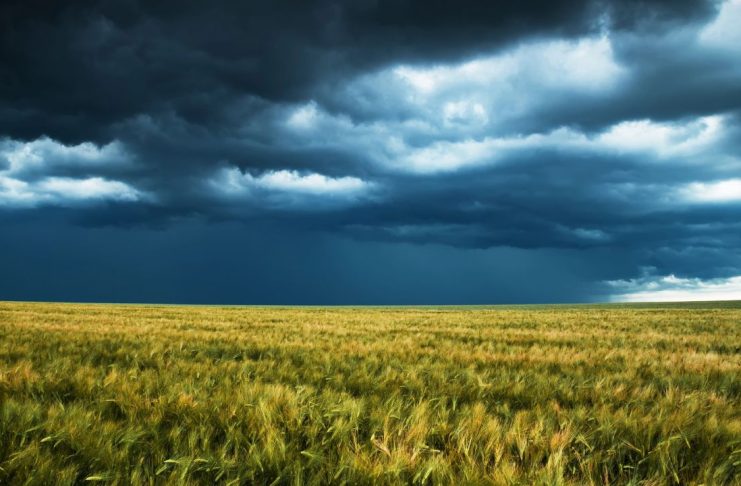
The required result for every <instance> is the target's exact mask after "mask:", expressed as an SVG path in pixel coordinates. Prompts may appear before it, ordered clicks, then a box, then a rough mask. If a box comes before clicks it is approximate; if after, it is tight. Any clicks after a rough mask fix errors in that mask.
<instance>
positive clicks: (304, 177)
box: [208, 167, 374, 210]
mask: <svg viewBox="0 0 741 486" xmlns="http://www.w3.org/2000/svg"><path fill="white" fill-rule="evenodd" d="M208 186H209V188H210V189H211V190H212V191H213V192H214V194H215V195H216V196H217V197H224V196H226V197H232V198H246V199H248V200H250V201H252V202H253V203H254V204H256V205H258V206H260V205H263V204H264V205H267V206H270V207H275V208H284V209H288V208H296V207H301V206H302V205H305V207H303V208H302V209H309V210H311V209H321V208H327V207H334V206H338V205H339V206H342V205H346V204H353V203H356V202H358V201H359V200H360V199H362V198H364V197H365V196H367V195H368V193H369V191H371V190H372V189H373V188H374V184H372V183H370V182H367V181H364V180H362V179H359V178H357V177H349V176H346V177H337V178H334V177H328V176H325V175H322V174H317V173H307V174H301V173H299V172H297V171H290V170H277V171H267V172H264V173H262V174H260V175H257V176H254V175H252V174H250V173H242V172H241V171H240V170H239V169H238V168H236V167H231V168H225V169H222V170H220V171H219V172H218V173H217V174H216V175H215V176H214V177H212V178H211V179H210V180H209V181H208Z"/></svg>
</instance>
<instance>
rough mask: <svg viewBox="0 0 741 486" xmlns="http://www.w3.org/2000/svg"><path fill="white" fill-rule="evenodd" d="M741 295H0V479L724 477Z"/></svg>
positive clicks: (729, 476)
mask: <svg viewBox="0 0 741 486" xmlns="http://www.w3.org/2000/svg"><path fill="white" fill-rule="evenodd" d="M740 403H741V305H739V304H738V303H723V304H687V305H667V306H657V305H637V306H630V305H615V306H542V307H538V306H525V307H472V308H466V307H456V308H452V307H451V308H445V307H443V308H433V307H422V308H405V307H395V308H383V307H378V308H300V307H295V308H259V307H198V306H189V307H186V306H144V305H141V306H136V305H83V304H43V303H10V302H7V303H0V484H40V485H41V484H43V485H46V484H87V483H91V482H102V483H105V484H191V483H192V484H213V483H223V484H342V483H345V484H410V483H417V484H523V485H525V484H527V485H529V484H548V485H559V484H595V485H596V484H600V485H603V484H651V485H663V484H682V485H684V484H708V485H714V484H718V485H722V484H741V405H740Z"/></svg>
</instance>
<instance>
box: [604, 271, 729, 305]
mask: <svg viewBox="0 0 741 486" xmlns="http://www.w3.org/2000/svg"><path fill="white" fill-rule="evenodd" d="M608 284H609V285H610V287H612V289H613V290H614V291H615V294H614V295H613V296H612V300H613V301H615V302H683V301H708V300H741V276H736V277H729V278H716V279H707V280H703V279H700V278H681V277H676V276H674V275H666V276H663V277H642V278H635V279H629V280H613V281H610V282H608Z"/></svg>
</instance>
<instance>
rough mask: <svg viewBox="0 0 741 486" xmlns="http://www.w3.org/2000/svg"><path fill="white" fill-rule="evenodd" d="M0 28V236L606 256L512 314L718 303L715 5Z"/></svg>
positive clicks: (731, 185) (723, 61) (229, 13)
mask: <svg viewBox="0 0 741 486" xmlns="http://www.w3.org/2000/svg"><path fill="white" fill-rule="evenodd" d="M0 14H2V15H0V18H2V19H3V20H2V21H0V23H2V27H3V29H2V34H0V46H1V47H2V49H0V60H1V61H2V62H0V79H2V83H0V99H2V101H3V103H0V218H2V220H3V221H4V223H3V224H4V226H5V228H6V234H7V232H13V231H14V227H15V226H14V225H16V224H17V223H15V222H14V221H18V220H20V219H26V220H28V219H30V220H33V219H34V218H38V220H39V221H48V220H49V218H52V219H54V220H55V221H59V222H61V223H60V224H66V225H69V226H70V227H84V228H111V227H113V228H122V229H126V231H130V232H131V234H132V235H134V234H135V233H137V232H144V233H146V232H149V231H161V232H164V233H163V234H171V235H175V234H177V233H178V230H177V228H178V227H179V226H181V225H183V224H196V226H197V227H199V228H207V227H208V225H209V224H221V223H223V222H232V223H234V224H237V225H241V227H243V228H244V231H247V232H249V231H252V229H253V228H258V227H259V228H261V230H260V231H268V232H274V233H275V234H276V235H277V234H283V233H282V232H283V231H289V230H290V232H291V234H292V235H293V236H292V237H291V238H292V241H293V242H295V244H296V245H297V246H300V245H301V244H302V241H303V240H304V239H305V240H306V241H309V240H310V239H313V238H315V237H316V235H317V234H322V235H325V236H326V237H327V238H330V240H331V241H332V242H336V241H344V242H346V243H343V244H340V243H332V245H340V246H342V245H344V244H349V245H357V247H358V248H360V247H362V248H366V250H365V251H367V252H369V254H370V253H373V251H372V250H368V248H369V247H368V245H371V246H372V245H379V247H383V248H389V246H388V245H391V246H390V247H391V248H393V247H394V245H399V246H398V248H399V250H398V251H399V252H406V248H408V246H407V245H411V246H412V247H418V248H420V249H421V248H428V249H429V248H437V247H442V248H447V249H448V250H446V251H450V252H454V253H455V252H458V253H459V254H461V255H464V254H465V255H468V256H466V257H460V258H463V259H465V260H466V261H468V260H467V259H468V258H470V257H471V255H478V256H476V258H484V257H483V256H482V255H484V254H486V253H487V252H490V253H491V254H492V255H493V254H501V251H502V250H503V249H513V250H516V251H518V252H520V253H517V255H518V257H517V258H518V259H519V261H521V262H523V264H524V262H525V261H526V260H527V258H528V256H527V255H532V258H534V259H537V258H540V257H539V256H538V255H541V254H543V252H556V253H554V254H553V255H554V256H553V258H556V259H558V258H565V257H563V254H562V253H558V252H573V255H582V259H583V261H584V262H589V264H590V265H596V262H597V258H598V257H599V258H602V256H600V255H613V256H616V258H619V259H620V261H621V262H622V264H621V265H620V266H615V267H613V266H611V265H607V264H606V266H604V268H603V267H602V266H600V265H598V266H599V267H600V268H603V270H601V271H600V272H597V273H595V274H589V275H587V274H585V273H580V274H579V279H581V280H579V282H580V283H579V284H578V285H577V284H574V288H578V292H577V293H575V294H573V295H571V294H570V295H569V296H568V297H567V296H565V295H561V294H558V295H557V293H555V291H553V292H554V293H552V294H549V293H548V291H547V290H544V291H543V292H540V293H538V294H537V295H538V296H537V297H532V298H533V299H535V300H543V301H548V300H562V299H568V300H586V301H592V300H600V299H629V300H645V299H649V300H650V299H652V297H651V296H652V295H653V296H655V297H656V298H661V299H664V298H667V299H668V298H671V299H673V298H674V296H676V295H680V294H681V295H684V296H689V295H690V293H691V291H692V289H695V290H696V291H697V292H698V295H700V294H702V295H706V296H707V295H711V293H710V291H709V290H707V289H709V288H713V289H716V290H717V288H720V290H718V291H717V292H716V293H715V294H712V295H718V296H721V294H722V296H721V297H723V298H729V296H730V298H733V297H741V293H735V292H737V290H734V289H735V287H733V285H735V283H734V282H735V280H734V279H737V278H738V276H739V275H741V254H740V253H739V248H741V157H740V156H739V154H740V153H741V142H740V141H741V61H739V60H740V59H741V50H740V48H739V45H741V42H739V39H738V34H737V30H738V29H736V28H735V26H736V25H739V23H741V2H739V0H729V1H726V2H711V1H708V2H703V1H682V2H664V1H658V0H651V1H643V2H610V1H607V2H605V1H599V2H596V1H589V0H576V1H571V2H517V4H512V3H510V2H502V3H501V4H500V3H498V2H494V3H491V2H480V3H479V2H464V5H457V6H456V7H455V8H453V7H450V8H448V7H445V6H443V5H442V4H440V5H429V4H428V3H427V2H403V3H401V4H399V3H397V2H373V3H363V2H360V3H353V4H345V3H339V2H332V1H320V2H301V3H300V4H291V5H288V4H286V3H285V2H271V3H269V4H263V5H257V4H253V3H250V2H246V3H244V2H239V3H237V2H234V3H231V2H216V3H215V4H213V6H209V7H206V6H203V5H199V4H196V3H193V4H191V3H188V2H186V3H185V4H180V3H179V4H177V5H176V4H172V5H169V6H168V4H167V3H164V4H158V5H157V6H153V5H150V4H144V3H139V2H136V1H129V0H120V1H118V0H116V1H102V2H97V1H91V2H82V3H77V4H75V5H62V4H49V5H42V4H39V5H34V6H33V8H32V7H31V6H29V5H28V4H26V3H20V2H19V3H15V2H9V3H8V2H6V3H4V4H3V6H2V7H0ZM194 221H196V222H197V223H194ZM217 222H219V223H217ZM201 224H203V225H204V226H200V225H201ZM18 231H20V230H18ZM91 231H92V229H91ZM203 231H207V230H206V229H204V230H203ZM63 233H64V232H60V234H63ZM1 238H2V237H0V239H1ZM8 238H9V237H8ZM132 238H133V236H132ZM173 244H176V238H175V236H173ZM343 248H344V247H343ZM402 248H404V249H403V250H402ZM204 251H211V250H209V249H204ZM384 251H385V250H384ZM420 251H421V250H420ZM348 252H349V253H352V254H353V255H356V256H355V257H357V258H362V256H359V255H360V252H357V253H356V252H354V251H350V250H348ZM482 252H483V253H482ZM443 254H444V255H447V256H446V258H448V259H449V261H458V260H457V258H459V257H454V256H451V254H448V253H444V252H443V253H441V255H443ZM559 255H561V256H559ZM569 255H570V256H569V259H570V258H572V256H573V255H572V253H569ZM0 258H13V256H12V255H10V254H7V255H3V256H2V257H0ZM244 258H266V256H265V255H251V254H247V255H245V256H244ZM338 258H339V257H338ZM604 258H610V256H605V257H604ZM564 261H565V260H564ZM569 261H571V260H569ZM431 264H441V265H442V264H443V263H441V262H437V263H431ZM559 268H560V267H559ZM646 268H651V269H652V273H651V275H650V276H649V275H647V274H646V273H645V269H646ZM399 271H400V272H402V271H406V270H403V269H400V270H399ZM417 271H419V270H417ZM667 276H672V277H671V279H675V280H676V282H674V281H672V282H669V281H668V280H666V279H668V278H670V277H667ZM358 278H361V277H358ZM656 282H658V283H657V284H656V285H658V287H657V286H653V284H654V283H656ZM677 282H680V283H677ZM724 282H731V283H730V284H728V285H730V287H724V285H725V283H724ZM194 285H197V284H194ZM471 285H473V284H471ZM544 285H546V284H544ZM548 285H550V284H548ZM671 285H675V287H677V288H676V289H675V288H670V286H671ZM667 286H669V287H667ZM718 286H720V287H718ZM703 289H705V290H703ZM680 291H681V292H684V293H681V292H680ZM651 292H655V293H653V294H652V293H651ZM672 292H673V293H672ZM677 292H680V293H677ZM189 295H190V294H189ZM359 295H360V294H359ZM410 295H411V294H410ZM415 295H416V294H415ZM549 295H552V297H549ZM1 297H2V296H0V298H1ZM644 297H645V299H644ZM508 299H509V300H512V297H511V296H510V297H508ZM348 300H352V299H350V297H348ZM361 300H362V299H361ZM402 300H403V299H402ZM502 300H506V299H499V298H497V296H496V295H494V296H492V301H502ZM515 300H517V299H515ZM379 301H383V298H380V297H379Z"/></svg>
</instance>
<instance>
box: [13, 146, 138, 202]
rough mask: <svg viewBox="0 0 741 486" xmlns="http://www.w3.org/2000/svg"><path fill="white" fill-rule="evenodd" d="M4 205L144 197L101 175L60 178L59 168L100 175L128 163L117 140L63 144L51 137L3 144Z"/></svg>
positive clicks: (129, 199) (136, 191) (119, 199)
mask: <svg viewBox="0 0 741 486" xmlns="http://www.w3.org/2000/svg"><path fill="white" fill-rule="evenodd" d="M0 162H4V164H3V165H0V206H12V207H35V206H39V205H61V206H66V205H74V204H81V203H84V202H85V201H100V200H113V201H135V200H139V199H141V198H143V196H144V195H143V194H142V193H141V192H140V191H138V190H137V189H135V188H133V187H131V186H130V185H128V184H126V183H124V182H120V181H116V180H111V179H108V178H105V177H102V176H99V175H94V174H93V175H85V176H83V177H66V176H57V175H54V173H55V172H56V171H58V170H61V169H64V170H70V169H77V170H80V169H82V170H84V172H86V173H89V172H93V173H94V172H95V171H100V170H101V169H103V168H110V167H113V166H119V165H122V164H126V163H128V162H129V158H128V156H127V154H126V152H125V151H124V149H123V147H122V146H121V144H120V143H118V142H112V143H109V144H107V145H103V146H100V147H99V146H97V145H95V144H93V143H90V142H85V143H81V144H78V145H64V144H62V143H59V142H57V141H55V140H52V139H50V138H47V137H42V138H39V139H37V140H34V141H31V142H20V141H16V140H10V139H4V140H1V141H0Z"/></svg>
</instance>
